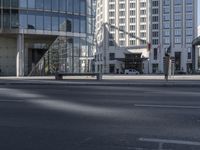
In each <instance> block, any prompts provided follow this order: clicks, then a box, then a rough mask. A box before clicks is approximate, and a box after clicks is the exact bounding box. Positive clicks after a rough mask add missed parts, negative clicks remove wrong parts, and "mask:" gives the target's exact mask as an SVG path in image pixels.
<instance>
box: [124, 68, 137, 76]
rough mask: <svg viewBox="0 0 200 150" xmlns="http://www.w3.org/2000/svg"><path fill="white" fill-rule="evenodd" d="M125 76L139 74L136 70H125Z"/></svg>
mask: <svg viewBox="0 0 200 150" xmlns="http://www.w3.org/2000/svg"><path fill="white" fill-rule="evenodd" d="M125 74H135V75H138V74H140V73H139V72H138V71H137V70H135V69H125Z"/></svg>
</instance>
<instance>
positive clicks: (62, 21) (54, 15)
mask: <svg viewBox="0 0 200 150" xmlns="http://www.w3.org/2000/svg"><path fill="white" fill-rule="evenodd" d="M92 3H93V0H0V16H1V17H0V28H1V30H0V34H1V33H7V32H9V33H13V34H16V35H18V34H24V35H25V36H24V37H25V38H26V37H28V38H29V39H31V36H32V35H34V34H36V35H37V36H38V38H40V37H39V36H40V35H42V37H41V38H44V35H47V36H48V37H49V36H51V35H52V36H54V37H55V36H57V38H55V39H56V40H55V41H54V42H53V44H52V45H51V46H50V47H49V48H48V50H47V53H46V54H45V56H44V57H46V55H47V54H49V53H51V54H55V55H56V53H55V52H57V54H58V55H59V56H58V57H59V63H60V64H59V68H60V69H61V70H62V71H67V72H70V73H73V72H74V73H78V72H89V71H90V69H88V67H87V66H89V64H88V63H89V62H88V59H91V58H92V57H93V30H94V28H93V24H94V23H93V21H94V20H93V18H94V16H93V15H94V14H93V12H94V8H93V5H92ZM26 35H27V36H26ZM24 41H25V42H27V41H28V40H26V39H24ZM33 41H34V40H33ZM33 41H31V42H32V43H31V44H30V43H24V45H26V46H25V50H24V53H25V54H24V55H25V56H28V55H29V53H30V49H32V51H34V49H33V48H32V47H29V46H31V45H33V44H34V43H33ZM40 44H43V43H40ZM27 45H28V46H27ZM16 49H17V48H16ZM26 53H27V54H26ZM48 56H50V55H48ZM51 56H52V57H48V58H50V59H49V60H48V62H51V61H52V59H51V58H54V57H57V56H53V55H51ZM25 60H26V58H25ZM13 61H15V60H13ZM27 62H29V65H28V66H34V65H37V64H35V63H34V64H33V63H32V64H31V61H29V60H28V61H27ZM24 63H25V66H26V62H24ZM63 66H65V67H63ZM49 68H50V67H49ZM86 68H87V69H86ZM25 70H29V71H28V72H27V73H25V74H30V71H31V70H32V71H33V70H34V68H33V67H31V68H30V67H29V68H28V69H27V68H26V67H25ZM48 72H50V70H49V71H48Z"/></svg>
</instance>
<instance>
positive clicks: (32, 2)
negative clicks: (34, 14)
mask: <svg viewBox="0 0 200 150" xmlns="http://www.w3.org/2000/svg"><path fill="white" fill-rule="evenodd" d="M28 8H30V9H34V8H35V0H28Z"/></svg>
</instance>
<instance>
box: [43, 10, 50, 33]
mask: <svg viewBox="0 0 200 150" xmlns="http://www.w3.org/2000/svg"><path fill="white" fill-rule="evenodd" d="M44 29H45V30H48V31H51V14H48V13H45V16H44Z"/></svg>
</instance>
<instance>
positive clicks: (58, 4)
mask: <svg viewBox="0 0 200 150" xmlns="http://www.w3.org/2000/svg"><path fill="white" fill-rule="evenodd" d="M0 3H1V4H0V5H1V6H0V7H1V22H3V24H1V25H2V26H1V28H4V29H13V28H14V29H16V28H20V29H31V30H46V31H62V32H63V31H64V32H76V33H85V32H86V30H87V25H86V22H87V17H88V16H90V15H91V14H90V12H91V11H88V9H92V8H89V7H87V6H92V5H91V0H89V1H88V0H0Z"/></svg>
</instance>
